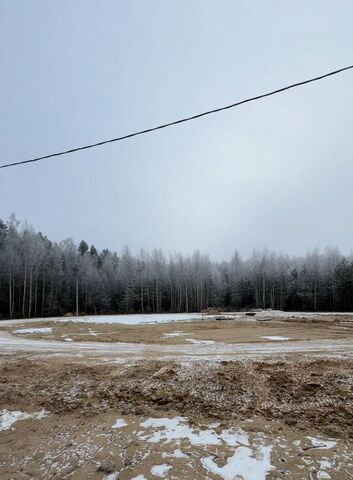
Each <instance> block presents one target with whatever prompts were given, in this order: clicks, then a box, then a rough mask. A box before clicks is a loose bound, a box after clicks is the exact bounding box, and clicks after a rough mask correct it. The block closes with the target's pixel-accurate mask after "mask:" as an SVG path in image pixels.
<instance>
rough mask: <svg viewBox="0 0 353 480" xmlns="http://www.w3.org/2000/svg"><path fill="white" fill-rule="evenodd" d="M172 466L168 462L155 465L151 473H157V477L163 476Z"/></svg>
mask: <svg viewBox="0 0 353 480" xmlns="http://www.w3.org/2000/svg"><path fill="white" fill-rule="evenodd" d="M171 468H172V466H171V465H167V464H166V463H163V464H162V465H155V466H154V467H152V468H151V473H152V475H156V477H161V478H163V477H165V475H166V474H167V473H168V471H169V470H170V469H171Z"/></svg>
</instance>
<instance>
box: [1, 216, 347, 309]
mask: <svg viewBox="0 0 353 480" xmlns="http://www.w3.org/2000/svg"><path fill="white" fill-rule="evenodd" d="M209 307H214V308H218V309H222V310H228V311H230V310H241V309H249V308H272V309H280V310H289V311H290V310H291V311H295V310H299V311H333V312H334V311H353V256H352V255H348V256H345V255H343V254H341V253H340V251H339V249H338V248H332V247H331V248H327V249H326V250H325V251H324V252H320V251H319V250H318V249H314V250H312V251H309V252H308V253H307V254H306V255H305V256H289V255H287V254H285V253H276V252H272V251H269V250H267V249H264V250H263V251H261V252H258V251H254V252H253V254H252V255H251V257H250V258H248V259H242V258H241V256H240V255H239V253H237V252H235V253H234V255H233V256H232V258H231V259H230V260H229V261H222V262H214V261H211V260H210V258H209V257H208V255H203V254H201V253H200V252H198V251H196V252H195V253H194V254H193V255H191V256H183V255H181V254H180V253H175V254H171V255H169V256H168V257H166V256H165V255H164V253H163V252H162V251H161V250H154V251H153V252H151V253H150V252H146V251H144V250H142V251H140V252H139V254H137V255H133V254H132V253H131V252H130V250H129V248H128V247H126V248H125V249H124V250H123V252H122V253H121V255H118V254H117V253H116V252H112V251H110V250H108V249H103V250H101V251H98V250H97V249H96V248H95V247H94V245H91V246H89V245H88V243H87V242H86V241H84V240H82V241H81V242H80V244H79V245H78V246H77V245H75V243H74V242H73V240H72V239H67V240H64V241H62V242H59V243H57V242H52V241H50V240H49V239H48V238H47V237H46V236H45V235H43V234H42V233H41V232H36V231H35V230H34V229H33V228H32V227H30V226H28V225H27V224H23V225H21V224H20V222H19V221H18V220H17V219H16V217H15V216H14V215H12V216H11V217H10V219H9V220H8V221H6V222H5V221H2V220H0V318H1V317H2V318H17V317H43V316H59V315H64V314H66V313H73V314H79V315H81V314H103V313H105V314H107V313H138V312H140V313H152V312H153V313H158V312H199V311H202V310H204V309H207V308H209Z"/></svg>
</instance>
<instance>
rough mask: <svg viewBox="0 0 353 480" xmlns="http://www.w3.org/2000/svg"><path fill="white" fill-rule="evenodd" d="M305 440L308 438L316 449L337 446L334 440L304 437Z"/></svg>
mask: <svg viewBox="0 0 353 480" xmlns="http://www.w3.org/2000/svg"><path fill="white" fill-rule="evenodd" d="M306 438H308V439H309V440H310V441H311V443H312V445H313V446H314V447H316V448H325V449H329V448H333V447H335V446H336V445H337V441H335V440H328V439H325V438H315V437H306Z"/></svg>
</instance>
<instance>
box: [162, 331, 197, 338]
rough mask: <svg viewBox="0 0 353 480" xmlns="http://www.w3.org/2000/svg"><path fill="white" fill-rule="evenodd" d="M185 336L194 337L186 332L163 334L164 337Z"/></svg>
mask: <svg viewBox="0 0 353 480" xmlns="http://www.w3.org/2000/svg"><path fill="white" fill-rule="evenodd" d="M183 335H193V334H192V333H186V332H172V333H163V336H164V337H182V336H183Z"/></svg>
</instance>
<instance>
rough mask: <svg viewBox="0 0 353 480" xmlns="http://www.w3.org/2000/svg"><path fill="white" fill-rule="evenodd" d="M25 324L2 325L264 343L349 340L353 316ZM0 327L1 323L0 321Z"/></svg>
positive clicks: (122, 337) (62, 334)
mask: <svg viewBox="0 0 353 480" xmlns="http://www.w3.org/2000/svg"><path fill="white" fill-rule="evenodd" d="M25 327H28V325H27V324H26V323H24V324H16V325H14V326H11V327H8V326H7V327H3V328H4V329H5V330H6V331H9V332H11V333H12V334H13V335H17V336H20V337H26V338H33V339H45V340H49V339H53V340H61V341H67V339H70V340H73V341H75V342H109V343H116V342H124V343H142V344H162V345H180V344H188V343H193V342H197V341H198V340H201V341H205V342H223V343H255V342H256V343H264V342H268V341H270V340H271V339H266V338H263V337H266V336H269V337H271V336H279V337H285V338H287V339H288V340H292V341H302V340H318V339H340V338H352V339H353V316H348V315H347V316H330V317H327V316H320V315H317V316H311V317H309V318H307V317H302V318H300V317H299V318H298V317H293V318H291V317H290V316H289V317H287V318H280V319H279V318H276V317H274V318H271V317H269V318H266V320H256V319H254V318H249V319H248V318H246V317H245V318H241V319H240V320H237V319H234V320H213V319H210V320H208V319H205V320H201V321H192V322H173V323H158V324H140V325H123V324H104V323H102V324H100V323H96V324H87V323H76V322H72V321H68V322H60V321H59V322H53V321H38V322H33V323H31V325H30V327H31V328H51V329H52V331H51V332H50V333H40V332H39V333H35V332H34V333H25V334H24V333H17V330H21V329H22V328H25ZM0 328H1V323H0Z"/></svg>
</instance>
